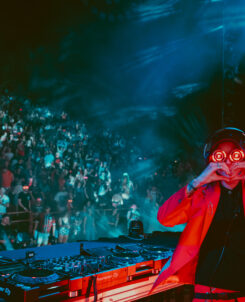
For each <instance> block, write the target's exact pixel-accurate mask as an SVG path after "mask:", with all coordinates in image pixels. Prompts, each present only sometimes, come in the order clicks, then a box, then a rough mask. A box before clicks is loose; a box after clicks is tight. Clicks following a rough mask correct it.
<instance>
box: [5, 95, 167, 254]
mask: <svg viewBox="0 0 245 302" xmlns="http://www.w3.org/2000/svg"><path fill="white" fill-rule="evenodd" d="M0 104H1V105H0V120H1V127H0V169H1V173H0V219H1V224H0V250H1V249H12V248H13V249H14V248H20V247H25V246H41V245H46V244H50V243H58V242H59V243H65V242H67V241H75V240H94V239H96V238H98V237H100V236H117V235H120V234H127V231H128V226H129V224H130V221H132V220H142V221H143V223H144V228H145V231H146V232H147V231H149V232H150V231H153V230H154V225H153V224H152V223H151V222H150V220H149V214H150V215H151V214H152V215H155V213H156V212H157V209H158V207H159V205H160V204H161V202H162V201H163V193H162V192H161V188H160V187H161V186H158V185H157V183H160V182H161V181H160V182H159V179H158V182H157V179H156V178H157V177H158V178H159V177H160V178H161V180H162V179H164V177H165V175H164V172H162V173H158V176H157V173H155V174H153V175H152V176H151V177H150V178H148V179H146V178H144V180H143V181H141V183H139V182H137V181H135V180H132V179H131V177H130V175H129V173H127V172H126V171H127V169H128V167H129V166H130V165H133V164H134V162H135V158H137V157H138V154H135V153H134V152H133V150H134V147H135V146H134V141H133V140H132V141H131V140H126V139H125V138H123V137H122V136H121V135H119V134H118V133H114V132H113V131H112V130H109V129H97V131H93V132H89V131H88V129H87V126H86V125H85V124H84V123H80V122H78V121H73V120H71V119H70V118H69V116H68V114H67V113H65V112H52V111H51V110H50V109H48V108H46V107H42V108H40V107H35V106H34V105H32V104H31V103H30V101H28V100H19V99H18V98H17V97H14V96H9V95H8V93H5V94H3V95H2V96H1V100H0ZM155 220H156V219H155V217H154V221H155Z"/></svg>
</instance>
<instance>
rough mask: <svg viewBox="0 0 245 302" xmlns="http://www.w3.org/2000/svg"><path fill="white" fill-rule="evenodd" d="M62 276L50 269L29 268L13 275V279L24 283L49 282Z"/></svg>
mask: <svg viewBox="0 0 245 302" xmlns="http://www.w3.org/2000/svg"><path fill="white" fill-rule="evenodd" d="M59 278H60V276H59V275H58V274H56V273H53V272H52V271H50V270H45V269H31V268H30V269H27V270H24V271H21V272H18V273H16V274H13V275H12V276H11V279H12V280H14V281H16V282H18V283H22V284H28V285H34V284H48V283H52V282H55V281H57V280H58V279H59Z"/></svg>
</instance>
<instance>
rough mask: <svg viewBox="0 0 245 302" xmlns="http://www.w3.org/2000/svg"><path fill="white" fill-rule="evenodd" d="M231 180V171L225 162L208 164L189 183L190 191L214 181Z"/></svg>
mask: <svg viewBox="0 0 245 302" xmlns="http://www.w3.org/2000/svg"><path fill="white" fill-rule="evenodd" d="M230 178H231V171H230V169H229V167H228V166H227V164H226V163H225V162H220V163H217V162H210V163H209V164H208V165H207V167H206V168H205V169H204V170H203V172H202V173H201V174H200V175H199V176H198V177H197V178H195V179H193V180H192V182H191V183H190V189H188V190H189V191H190V190H191V189H197V188H199V187H201V186H203V185H206V184H208V183H211V182H215V181H222V180H224V181H227V180H229V179H230Z"/></svg>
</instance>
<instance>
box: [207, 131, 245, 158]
mask: <svg viewBox="0 0 245 302" xmlns="http://www.w3.org/2000/svg"><path fill="white" fill-rule="evenodd" d="M222 141H233V142H234V143H236V144H238V145H239V146H240V147H241V148H242V149H243V150H244V151H245V132H244V131H242V130H240V129H238V128H233V127H226V128H222V129H219V130H217V131H216V132H215V133H214V134H213V135H212V136H211V137H209V138H208V140H207V143H206V145H205V147H204V150H203V156H204V159H205V160H206V161H207V160H208V158H209V156H210V155H211V153H212V151H213V150H214V149H215V147H216V146H217V145H218V144H219V143H221V142H222Z"/></svg>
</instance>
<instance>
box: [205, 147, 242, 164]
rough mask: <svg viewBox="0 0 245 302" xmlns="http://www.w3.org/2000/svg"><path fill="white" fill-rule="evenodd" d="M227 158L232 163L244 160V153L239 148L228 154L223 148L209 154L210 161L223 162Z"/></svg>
mask: <svg viewBox="0 0 245 302" xmlns="http://www.w3.org/2000/svg"><path fill="white" fill-rule="evenodd" d="M227 158H229V159H230V161H231V162H233V163H234V162H240V161H243V160H244V158H245V154H244V152H243V150H241V149H235V150H233V151H232V152H231V153H230V154H227V153H226V152H225V151H223V150H215V151H214V152H213V153H212V154H211V156H210V161H212V162H215V163H217V162H224V161H225V160H226V159H227Z"/></svg>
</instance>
